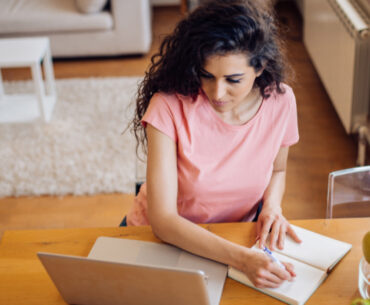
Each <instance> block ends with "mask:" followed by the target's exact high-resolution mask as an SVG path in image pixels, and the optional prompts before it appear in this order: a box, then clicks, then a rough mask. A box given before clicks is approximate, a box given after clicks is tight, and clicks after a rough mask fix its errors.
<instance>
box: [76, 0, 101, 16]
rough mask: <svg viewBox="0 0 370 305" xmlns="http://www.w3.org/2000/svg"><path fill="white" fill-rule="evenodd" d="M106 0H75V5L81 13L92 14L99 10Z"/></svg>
mask: <svg viewBox="0 0 370 305" xmlns="http://www.w3.org/2000/svg"><path fill="white" fill-rule="evenodd" d="M107 1H108V0H76V6H77V8H78V10H79V11H80V12H81V13H84V14H94V13H98V12H100V11H101V10H102V9H103V7H104V6H105V5H106V4H107Z"/></svg>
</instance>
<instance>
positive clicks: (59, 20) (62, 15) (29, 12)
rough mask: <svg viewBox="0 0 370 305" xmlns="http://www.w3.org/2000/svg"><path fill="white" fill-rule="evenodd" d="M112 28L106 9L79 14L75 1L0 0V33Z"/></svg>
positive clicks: (62, 31)
mask: <svg viewBox="0 0 370 305" xmlns="http://www.w3.org/2000/svg"><path fill="white" fill-rule="evenodd" d="M112 29H113V17H112V14H111V13H110V12H109V11H101V12H99V13H96V14H81V12H79V11H78V10H77V7H76V3H75V0H32V1H31V0H9V1H0V34H7V35H9V34H32V33H37V34H42V33H68V32H75V31H105V30H112Z"/></svg>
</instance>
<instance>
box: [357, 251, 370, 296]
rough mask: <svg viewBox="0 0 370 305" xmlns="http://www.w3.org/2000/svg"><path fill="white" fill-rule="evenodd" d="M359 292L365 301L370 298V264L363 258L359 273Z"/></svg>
mask: <svg viewBox="0 0 370 305" xmlns="http://www.w3.org/2000/svg"><path fill="white" fill-rule="evenodd" d="M358 290H359V291H360V294H361V297H362V298H364V299H369V298H370V264H369V263H368V262H367V261H366V259H365V257H363V258H362V259H361V261H360V265H359V272H358Z"/></svg>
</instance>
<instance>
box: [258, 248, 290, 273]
mask: <svg viewBox="0 0 370 305" xmlns="http://www.w3.org/2000/svg"><path fill="white" fill-rule="evenodd" d="M263 252H265V253H266V254H267V256H268V257H269V258H270V259H271V260H272V261H273V262H275V263H277V264H278V265H279V267H280V268H283V269H285V266H284V265H283V264H282V263H281V262H280V261H279V260H278V259H277V258H276V257H275V256H274V255H273V254H272V252H271V251H270V250H269V249H268V248H267V247H266V246H265V247H264V248H263Z"/></svg>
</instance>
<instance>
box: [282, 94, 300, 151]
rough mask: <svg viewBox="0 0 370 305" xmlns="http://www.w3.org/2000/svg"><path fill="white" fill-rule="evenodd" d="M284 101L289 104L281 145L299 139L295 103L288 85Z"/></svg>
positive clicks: (294, 142) (291, 143)
mask: <svg viewBox="0 0 370 305" xmlns="http://www.w3.org/2000/svg"><path fill="white" fill-rule="evenodd" d="M285 95H286V99H287V100H286V101H285V102H286V103H288V105H289V112H288V116H287V126H286V129H285V134H284V137H283V141H282V143H281V146H291V145H293V144H296V143H297V142H298V140H299V133H298V116H297V104H296V99H295V95H294V93H293V90H292V89H291V88H290V87H288V88H286V93H285Z"/></svg>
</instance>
